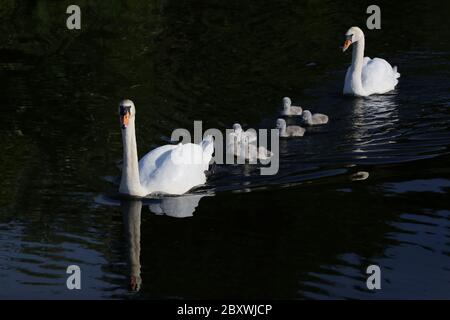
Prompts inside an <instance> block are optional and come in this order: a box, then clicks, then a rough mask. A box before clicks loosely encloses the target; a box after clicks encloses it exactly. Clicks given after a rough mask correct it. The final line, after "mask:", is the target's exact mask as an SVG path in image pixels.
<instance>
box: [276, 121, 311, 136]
mask: <svg viewBox="0 0 450 320" xmlns="http://www.w3.org/2000/svg"><path fill="white" fill-rule="evenodd" d="M277 129H278V130H279V131H280V137H283V138H286V137H303V135H304V134H305V128H302V127H300V126H287V125H286V120H284V119H277Z"/></svg>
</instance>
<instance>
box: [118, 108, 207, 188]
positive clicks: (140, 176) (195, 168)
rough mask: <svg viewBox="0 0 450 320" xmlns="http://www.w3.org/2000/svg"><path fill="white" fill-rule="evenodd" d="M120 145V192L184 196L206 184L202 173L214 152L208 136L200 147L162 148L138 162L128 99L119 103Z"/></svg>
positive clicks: (174, 146)
mask: <svg viewBox="0 0 450 320" xmlns="http://www.w3.org/2000/svg"><path fill="white" fill-rule="evenodd" d="M119 115H120V123H121V128H122V143H123V169H122V178H121V181H120V187H119V192H120V193H123V194H127V195H131V196H137V197H144V196H146V195H149V194H151V193H168V194H174V195H179V194H183V193H185V192H187V191H189V190H190V189H192V188H193V187H195V186H197V185H201V184H204V183H205V182H206V176H205V171H206V170H208V167H209V162H210V160H211V158H212V153H213V151H214V143H213V139H212V137H211V136H208V137H206V138H205V139H204V140H203V141H202V142H201V143H200V144H193V143H186V144H181V143H180V144H178V145H164V146H161V147H158V148H156V149H154V150H152V151H150V152H149V153H147V154H146V155H145V156H144V157H142V159H141V160H140V161H139V163H138V156H137V147H136V133H135V116H136V108H135V107H134V103H133V102H132V101H131V100H123V101H122V102H121V103H120V104H119Z"/></svg>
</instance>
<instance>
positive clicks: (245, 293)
mask: <svg viewBox="0 0 450 320" xmlns="http://www.w3.org/2000/svg"><path fill="white" fill-rule="evenodd" d="M0 3H1V6H0V18H1V19H0V21H1V35H0V88H1V92H2V115H1V117H0V135H1V140H2V152H1V153H0V163H1V166H2V168H1V169H0V208H1V209H0V287H1V290H0V298H45V299H52V298H55V299H60V298H289V299H292V298H313V299H316V298H319V299H322V298H325V299H329V298H362V299H373V298H374V299H378V298H427V299H428V298H446V299H449V298H450V205H449V201H448V200H449V197H448V195H449V190H450V169H449V166H448V165H449V163H450V162H449V160H450V155H449V145H450V109H449V106H450V105H449V100H450V90H449V89H450V88H449V80H450V59H449V58H450V48H449V43H448V39H449V36H450V34H449V31H448V28H446V27H445V26H446V22H447V16H448V12H449V5H448V2H445V1H436V2H430V1H426V2H425V1H408V2H407V3H401V2H395V3H393V2H383V1H381V2H379V3H378V4H379V5H380V7H381V9H382V29H381V30H379V31H368V30H366V29H364V30H365V32H366V55H368V56H371V57H374V56H375V55H376V56H378V57H382V58H386V59H387V60H388V61H389V62H391V63H392V64H393V65H398V68H399V72H400V73H401V74H402V77H401V78H400V84H399V86H398V88H397V89H396V90H395V91H393V92H390V93H389V94H386V95H382V96H373V97H369V98H365V99H357V98H345V97H343V96H342V95H341V90H342V86H343V78H344V74H345V70H346V67H347V66H348V64H349V62H350V59H351V57H350V55H348V54H342V53H341V51H340V50H339V46H340V45H341V41H342V39H343V34H344V33H345V31H346V30H347V28H348V27H349V26H351V25H359V26H361V27H364V26H365V19H366V17H367V15H366V14H365V10H366V8H367V6H368V5H369V4H371V3H369V2H367V3H365V2H356V1H345V2H342V3H340V2H337V1H305V2H297V1H276V2H275V1H274V2H262V1H252V2H249V3H243V2H240V1H226V2H224V1H170V0H165V1H163V0H161V1H131V2H128V1H113V0H110V1H102V2H98V3H96V4H93V3H91V2H89V1H81V0H80V1H78V4H79V5H80V6H81V8H82V30H81V31H69V30H67V29H66V28H65V19H66V17H67V15H66V14H65V9H66V7H67V5H68V4H69V3H66V2H65V1H61V2H55V1H13V0H11V1H2V2H0ZM311 63H314V64H313V65H311ZM283 96H290V97H291V98H292V99H293V101H294V102H299V103H301V104H303V105H305V106H308V107H309V108H311V109H312V110H314V111H320V112H323V113H326V114H328V115H329V116H330V118H331V122H330V124H329V125H327V126H323V127H320V128H313V129H308V131H307V133H306V135H305V137H304V138H303V139H296V140H284V141H282V142H281V143H280V170H279V172H278V174H277V175H275V176H260V175H259V169H258V166H250V165H247V166H238V165H235V166H228V165H227V166H219V165H214V166H213V168H212V174H211V175H210V177H209V180H208V183H207V185H206V186H204V187H202V188H199V189H196V190H195V191H194V192H193V193H192V194H191V195H189V196H185V197H178V198H163V199H146V200H145V201H125V200H123V199H120V198H119V197H118V196H117V186H116V185H115V184H114V183H111V182H109V181H110V180H114V177H117V176H118V175H120V171H119V170H118V169H117V166H118V162H119V161H120V160H121V150H122V145H121V139H120V129H119V126H118V119H117V103H118V101H119V100H120V99H122V98H123V97H130V98H132V99H133V100H134V101H135V103H136V106H137V109H138V116H137V139H138V148H139V150H138V151H139V154H140V155H143V154H145V153H146V152H147V151H148V150H150V149H151V148H153V147H155V146H158V145H162V144H166V143H167V142H166V141H167V139H168V137H170V134H171V132H172V130H173V129H175V128H192V126H193V121H194V120H202V121H203V125H204V128H209V127H215V128H219V129H225V128H227V127H228V128H229V127H230V126H231V124H232V123H234V122H236V121H239V122H241V123H243V124H244V125H245V126H250V127H254V128H267V127H272V126H273V124H274V121H275V119H276V117H277V112H278V110H277V108H278V106H279V104H280V101H281V98H282V97H283ZM164 213H165V214H164ZM180 216H191V217H186V218H184V219H179V218H178V219H177V218H176V217H180ZM71 264H76V265H79V266H80V268H81V270H82V290H80V291H69V290H67V288H66V279H67V274H66V268H67V266H68V265H71ZM371 264H376V265H379V266H380V268H381V271H382V289H381V290H378V291H369V290H368V289H367V288H366V277H367V275H366V273H365V270H366V268H367V266H369V265H371ZM139 278H141V279H142V283H141V288H140V291H139V292H138V293H134V292H131V291H130V290H129V283H130V281H131V280H133V281H134V279H137V281H138V279H139Z"/></svg>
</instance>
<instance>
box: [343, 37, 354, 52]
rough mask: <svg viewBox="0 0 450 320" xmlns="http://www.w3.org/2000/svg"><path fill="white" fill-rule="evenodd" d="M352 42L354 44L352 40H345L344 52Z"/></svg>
mask: <svg viewBox="0 0 450 320" xmlns="http://www.w3.org/2000/svg"><path fill="white" fill-rule="evenodd" d="M351 44H352V40H345V41H344V46H343V47H342V52H344V51H345V50H347V49H348V47H350V45H351Z"/></svg>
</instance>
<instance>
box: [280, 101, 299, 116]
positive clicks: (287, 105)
mask: <svg viewBox="0 0 450 320" xmlns="http://www.w3.org/2000/svg"><path fill="white" fill-rule="evenodd" d="M302 112H303V109H302V107H299V106H293V105H292V101H291V99H290V98H289V97H284V98H283V110H282V111H281V115H283V116H287V117H289V116H301V115H302Z"/></svg>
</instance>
